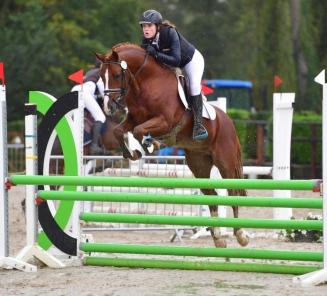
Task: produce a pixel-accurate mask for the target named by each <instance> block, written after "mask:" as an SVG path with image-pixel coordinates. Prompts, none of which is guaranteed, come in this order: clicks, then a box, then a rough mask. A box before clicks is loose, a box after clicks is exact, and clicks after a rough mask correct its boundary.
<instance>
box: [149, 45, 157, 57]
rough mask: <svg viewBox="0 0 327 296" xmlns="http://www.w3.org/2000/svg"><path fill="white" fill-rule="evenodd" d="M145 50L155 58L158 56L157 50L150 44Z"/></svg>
mask: <svg viewBox="0 0 327 296" xmlns="http://www.w3.org/2000/svg"><path fill="white" fill-rule="evenodd" d="M146 52H147V53H148V54H149V55H151V56H153V57H155V58H157V56H158V51H157V50H156V49H155V48H154V47H153V46H151V45H149V46H148V47H147V48H146Z"/></svg>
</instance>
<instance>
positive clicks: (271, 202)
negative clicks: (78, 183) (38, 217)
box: [38, 191, 322, 209]
mask: <svg viewBox="0 0 327 296" xmlns="http://www.w3.org/2000/svg"><path fill="white" fill-rule="evenodd" d="M38 197H40V198H42V199H46V200H69V201H75V200H80V201H105V202H140V203H162V204H188V205H209V206H210V205H222V206H246V207H280V208H281V207H285V208H307V209H322V199H321V198H274V197H250V196H246V197H244V196H216V195H200V196H199V195H198V196H196V195H181V194H180V195H177V194H157V193H124V192H74V191H39V192H38Z"/></svg>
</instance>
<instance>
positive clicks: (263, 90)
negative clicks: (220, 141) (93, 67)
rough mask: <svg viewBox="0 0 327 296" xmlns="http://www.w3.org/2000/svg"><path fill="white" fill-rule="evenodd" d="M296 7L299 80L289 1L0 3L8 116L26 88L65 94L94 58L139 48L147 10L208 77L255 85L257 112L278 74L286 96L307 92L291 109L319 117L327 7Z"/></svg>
mask: <svg viewBox="0 0 327 296" xmlns="http://www.w3.org/2000/svg"><path fill="white" fill-rule="evenodd" d="M297 3H298V4H299V5H300V10H299V11H300V15H299V16H300V17H299V20H300V22H299V27H298V30H299V34H298V36H299V45H298V49H299V50H300V53H301V54H302V55H303V57H304V62H305V64H304V65H302V66H303V67H304V69H306V71H304V72H303V73H304V74H303V73H302V74H301V75H303V77H302V76H300V74H299V73H300V72H299V67H300V66H301V65H300V66H299V63H298V60H296V55H295V45H294V44H295V43H294V38H293V34H294V31H296V30H295V27H294V24H293V23H292V18H291V16H292V13H293V11H292V9H291V1H285V0H265V1H262V0H242V1H240V0H225V1H216V0H203V1H197V0H189V1H182V0H156V1H154V0H144V1H136V0H119V1H116V0H107V1H101V0H93V1H87V0H72V1H60V0H24V1H22V0H12V1H2V2H0V35H1V47H0V60H1V61H4V62H5V73H6V81H7V92H8V117H9V119H10V120H12V119H17V118H22V117H23V107H22V106H23V102H24V101H26V100H27V92H28V90H42V91H46V92H49V93H51V94H53V95H55V96H60V95H62V94H63V93H65V92H67V91H69V89H70V88H71V87H72V86H73V85H72V83H71V82H69V81H68V80H67V76H68V75H69V74H70V73H72V72H74V71H76V70H78V69H80V68H83V69H85V70H87V69H88V67H89V66H90V64H93V62H94V55H93V52H102V53H103V52H107V51H108V50H109V49H110V48H111V47H112V45H114V44H116V43H118V42H125V41H129V42H136V43H138V42H139V40H140V38H141V30H140V27H139V25H138V18H139V15H140V13H141V12H142V11H143V10H145V9H150V8H154V9H157V10H159V11H160V12H161V13H162V14H163V16H164V18H167V19H169V20H171V21H172V22H173V23H175V24H176V25H177V28H178V30H179V31H180V32H181V33H183V34H184V35H185V36H186V37H187V39H188V40H189V41H190V42H191V43H193V44H194V45H195V46H196V47H197V48H198V49H199V50H200V51H201V52H202V53H203V55H204V57H205V61H206V68H205V78H223V79H245V80H251V81H253V82H254V85H255V87H254V91H253V95H254V100H255V105H256V107H257V109H258V110H266V109H271V105H272V104H271V100H270V98H271V97H272V92H273V76H274V75H275V74H278V75H279V76H281V78H282V79H283V85H282V88H281V91H285V92H293V91H295V92H297V93H298V90H299V86H300V85H299V81H302V80H301V79H300V78H302V79H304V81H305V83H304V84H305V85H302V86H304V88H305V93H304V94H303V95H298V96H297V104H296V111H297V112H300V111H304V110H314V111H316V112H318V111H319V109H320V106H321V96H320V87H319V86H317V85H316V84H315V83H314V82H313V78H314V76H315V75H316V74H317V73H319V72H320V71H321V70H322V69H323V68H324V67H326V66H327V41H326V38H325V36H326V33H327V21H326V20H327V17H326V14H327V2H326V1H321V0H311V1H307V0H300V1H299V2H297ZM266 101H267V102H268V104H267V106H266V105H265V102H266ZM249 137H250V138H251V137H252V136H249ZM244 139H245V138H244Z"/></svg>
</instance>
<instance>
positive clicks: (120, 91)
mask: <svg viewBox="0 0 327 296" xmlns="http://www.w3.org/2000/svg"><path fill="white" fill-rule="evenodd" d="M102 64H103V65H120V68H121V87H118V88H107V89H105V90H104V95H105V96H108V97H109V95H110V94H117V93H118V94H120V96H118V97H117V98H112V101H113V102H114V103H115V104H116V105H117V106H118V108H120V109H124V108H125V106H124V105H123V104H122V103H121V101H123V99H124V97H125V95H126V93H127V92H128V88H127V85H126V84H127V82H126V70H127V63H126V62H125V61H120V62H114V61H109V62H103V63H102ZM125 65H126V66H125ZM108 71H109V70H108ZM107 79H109V78H107ZM107 83H108V86H109V81H107Z"/></svg>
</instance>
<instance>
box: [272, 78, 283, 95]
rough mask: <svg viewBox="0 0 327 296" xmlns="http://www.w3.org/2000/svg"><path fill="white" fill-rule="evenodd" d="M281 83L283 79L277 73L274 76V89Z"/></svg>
mask: <svg viewBox="0 0 327 296" xmlns="http://www.w3.org/2000/svg"><path fill="white" fill-rule="evenodd" d="M282 83H283V80H282V79H281V78H280V77H279V76H278V75H275V76H274V89H275V91H276V90H277V89H278V87H280V86H281V84H282Z"/></svg>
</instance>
